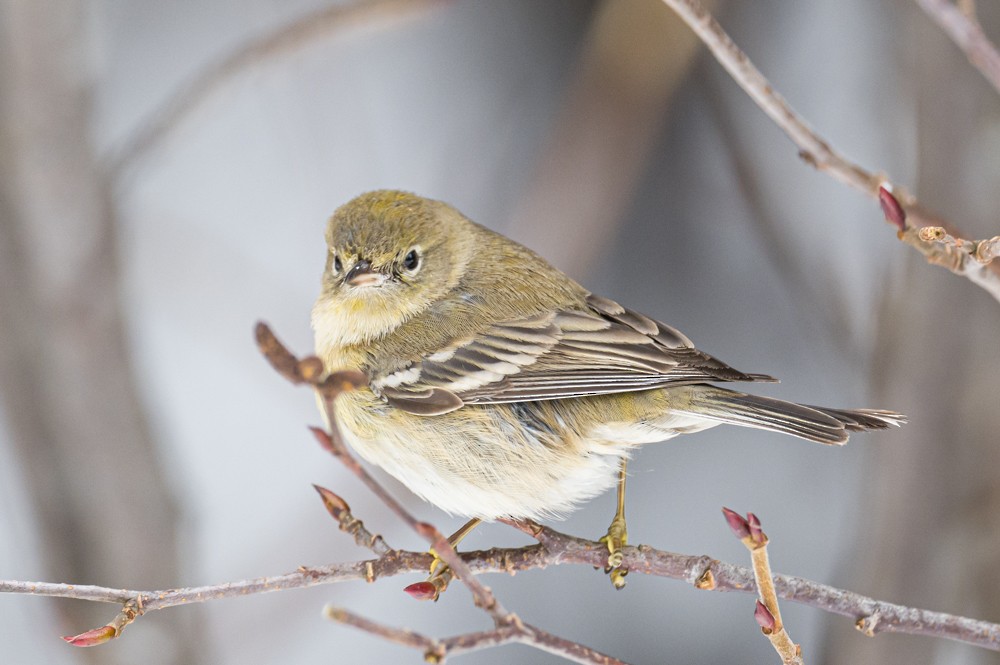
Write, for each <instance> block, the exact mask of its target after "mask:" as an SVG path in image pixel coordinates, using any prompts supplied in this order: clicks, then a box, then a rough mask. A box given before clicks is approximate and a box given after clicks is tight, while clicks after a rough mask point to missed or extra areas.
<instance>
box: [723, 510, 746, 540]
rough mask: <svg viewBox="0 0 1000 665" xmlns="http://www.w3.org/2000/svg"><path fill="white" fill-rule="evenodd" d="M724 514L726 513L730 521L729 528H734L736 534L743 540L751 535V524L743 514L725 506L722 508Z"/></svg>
mask: <svg viewBox="0 0 1000 665" xmlns="http://www.w3.org/2000/svg"><path fill="white" fill-rule="evenodd" d="M722 514H723V515H725V517H726V522H728V523H729V528H730V529H732V531H733V535H734V536H736V537H737V538H739V539H740V540H742V539H744V538H746V537H747V536H749V535H750V525H749V524H748V523H747V521H746V520H745V519H744V518H743V516H742V515H740V514H739V513H737V512H736V511H735V510H730V509H729V508H725V507H724V508H723V509H722Z"/></svg>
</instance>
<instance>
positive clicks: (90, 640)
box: [63, 626, 118, 647]
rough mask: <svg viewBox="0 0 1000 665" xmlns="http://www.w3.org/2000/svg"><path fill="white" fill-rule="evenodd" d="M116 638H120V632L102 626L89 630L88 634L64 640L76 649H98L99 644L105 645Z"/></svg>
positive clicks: (112, 627)
mask: <svg viewBox="0 0 1000 665" xmlns="http://www.w3.org/2000/svg"><path fill="white" fill-rule="evenodd" d="M116 637H118V632H117V631H116V630H115V629H114V626H101V627H100V628H94V629H93V630H88V631H87V632H86V633H80V634H79V635H72V636H69V637H63V639H64V640H65V641H66V642H67V643H68V644H71V645H73V646H75V647H96V646H97V645H98V644H104V643H105V642H109V641H111V640H113V639H115V638H116Z"/></svg>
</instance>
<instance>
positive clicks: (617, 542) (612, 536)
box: [601, 457, 628, 589]
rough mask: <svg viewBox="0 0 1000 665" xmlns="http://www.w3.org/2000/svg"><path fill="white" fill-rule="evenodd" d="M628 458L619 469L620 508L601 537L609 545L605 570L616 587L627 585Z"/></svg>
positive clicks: (623, 460)
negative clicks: (626, 476)
mask: <svg viewBox="0 0 1000 665" xmlns="http://www.w3.org/2000/svg"><path fill="white" fill-rule="evenodd" d="M627 465H628V460H627V459H625V458H624V457H623V458H622V461H621V467H620V468H619V470H618V509H617V510H616V511H615V517H614V519H612V520H611V526H609V527H608V533H607V534H606V535H605V536H603V537H601V542H602V543H604V544H605V545H607V546H608V565H607V567H605V569H604V572H606V573H608V574H609V575H610V576H611V583H612V584H613V585H614V587H615V588H616V589H621V588H623V587H624V586H625V576H626V575H628V569H626V568H622V567H621V565H622V559H623V557H624V555H623V554H622V548H623V547H625V546H626V545H628V528H627V527H626V526H625V468H626V466H627Z"/></svg>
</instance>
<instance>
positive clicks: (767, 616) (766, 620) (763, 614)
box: [753, 600, 775, 635]
mask: <svg viewBox="0 0 1000 665" xmlns="http://www.w3.org/2000/svg"><path fill="white" fill-rule="evenodd" d="M753 618H754V619H756V620H757V625H758V626H760V628H761V630H763V631H764V632H765V633H767V634H768V635H770V634H771V633H773V632H774V626H775V622H774V615H773V614H771V610H769V609H767V606H766V605H764V603H762V602H760V601H759V600H758V601H757V607H756V608H754V611H753Z"/></svg>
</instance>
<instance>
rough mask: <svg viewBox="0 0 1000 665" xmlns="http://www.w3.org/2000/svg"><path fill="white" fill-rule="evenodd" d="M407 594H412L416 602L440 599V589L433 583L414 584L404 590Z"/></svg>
mask: <svg viewBox="0 0 1000 665" xmlns="http://www.w3.org/2000/svg"><path fill="white" fill-rule="evenodd" d="M403 591H405V592H406V593H408V594H410V597H412V598H413V599H414V600H437V599H438V589H437V587H436V586H434V585H433V584H432V583H430V582H427V581H424V582H414V583H413V584H411V585H409V586H408V587H405V588H404V589H403Z"/></svg>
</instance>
